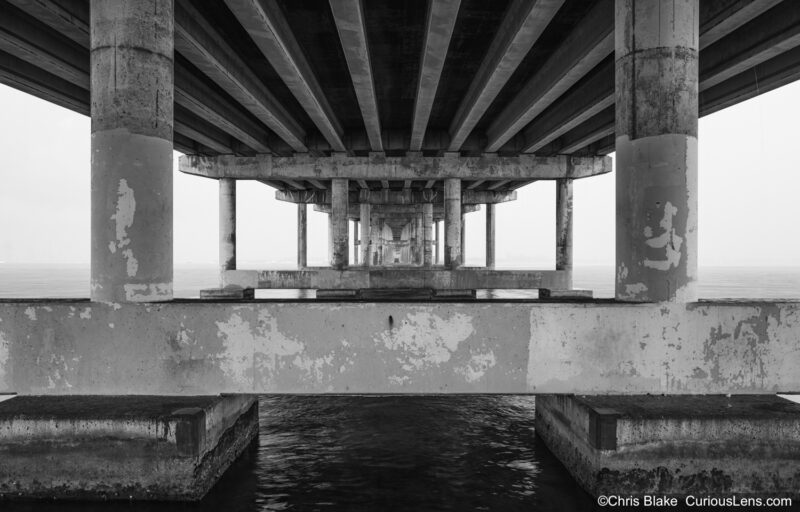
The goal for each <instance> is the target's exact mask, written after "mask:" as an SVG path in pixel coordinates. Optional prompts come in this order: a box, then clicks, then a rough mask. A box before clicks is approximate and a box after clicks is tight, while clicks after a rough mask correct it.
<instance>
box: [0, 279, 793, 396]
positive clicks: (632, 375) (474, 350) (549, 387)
mask: <svg viewBox="0 0 800 512" xmlns="http://www.w3.org/2000/svg"><path fill="white" fill-rule="evenodd" d="M237 272H244V271H237ZM387 272H388V271H387ZM415 272H422V269H416V270H415ZM434 272H435V271H428V273H429V274H433V273H434ZM462 272H463V270H461V271H458V272H453V273H452V274H456V275H457V274H460V273H462ZM477 272H478V271H477V270H476V273H477ZM331 273H332V274H336V273H335V272H332V271H331ZM255 274H256V275H255V279H259V275H258V274H259V273H258V272H255ZM391 274H392V272H388V273H387V274H386V277H387V278H391V277H392V275H391ZM400 274H401V275H405V272H404V271H401V272H400ZM443 275H444V274H443ZM550 275H552V274H550ZM264 277H265V278H266V277H267V275H265V276H264ZM554 277H555V276H554ZM542 278H543V280H544V279H545V277H544V274H543V276H542ZM331 279H335V278H334V277H332V278H331ZM455 279H458V278H455ZM332 306H334V307H332ZM390 316H391V317H392V320H393V321H391V322H390V321H389V317H390ZM0 320H1V321H0V326H2V327H0V333H2V335H0V347H2V350H0V392H4V391H16V392H18V393H21V394H51V395H52V394H119V395H130V394H181V395H201V394H218V393H223V392H230V393H236V392H239V393H414V392H417V393H434V392H436V393H576V394H609V393H612V394H613V393H620V394H645V393H652V394H664V393H666V394H703V393H721V394H725V393H732V394H751V393H766V394H774V393H775V392H776V391H783V392H797V391H800V374H798V372H797V368H798V367H800V350H798V346H797V339H798V333H800V303H797V302H774V301H760V300H750V301H713V302H712V301H709V302H705V301H704V302H699V303H692V304H675V303H662V304H637V305H629V304H621V303H609V302H605V301H603V302H600V301H586V302H581V303H569V302H560V303H548V302H542V301H508V302H497V301H493V302H485V301H478V302H453V301H448V302H445V303H402V302H391V303H374V302H372V303H370V302H365V303H358V302H349V303H348V302H342V301H339V302H337V303H336V304H334V305H332V304H325V303H315V302H307V301H306V302H304V301H297V302H282V303H275V302H244V303H242V302H235V303H230V302H229V303H226V302H204V301H193V302H184V301H181V302H171V303H165V304H159V305H149V304H101V303H88V302H75V301H74V300H65V301H41V300H39V301H26V300H18V301H9V300H5V301H0ZM96 340H103V343H101V344H98V343H97V342H96ZM341 340H346V341H347V343H342V342H341Z"/></svg>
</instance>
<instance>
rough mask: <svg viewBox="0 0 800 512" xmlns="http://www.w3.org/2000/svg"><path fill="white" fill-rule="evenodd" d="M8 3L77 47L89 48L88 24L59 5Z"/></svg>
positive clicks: (34, 0) (45, 0) (43, 0)
mask: <svg viewBox="0 0 800 512" xmlns="http://www.w3.org/2000/svg"><path fill="white" fill-rule="evenodd" d="M8 3H10V4H12V5H14V6H16V7H17V8H18V9H20V10H22V11H25V12H26V13H28V14H29V15H31V16H33V17H34V18H36V19H37V20H39V21H41V22H42V23H44V24H45V25H47V26H49V27H51V28H54V29H55V30H57V31H58V32H60V33H61V34H63V35H65V36H67V37H68V38H70V39H72V40H73V41H75V42H76V43H78V45H79V46H81V47H83V48H89V43H90V39H89V24H88V23H87V22H86V21H84V20H83V19H81V18H80V17H78V16H76V15H75V14H74V13H72V12H70V11H68V10H67V9H65V8H64V7H63V6H62V5H61V4H59V3H56V2H54V1H53V0H8Z"/></svg>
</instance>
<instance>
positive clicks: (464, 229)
mask: <svg viewBox="0 0 800 512" xmlns="http://www.w3.org/2000/svg"><path fill="white" fill-rule="evenodd" d="M466 259H467V215H466V214H465V213H464V210H463V209H462V210H461V257H460V258H459V260H458V261H459V263H460V264H461V265H463V264H464V262H465V261H466Z"/></svg>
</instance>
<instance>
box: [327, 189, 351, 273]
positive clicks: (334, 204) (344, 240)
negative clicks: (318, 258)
mask: <svg viewBox="0 0 800 512" xmlns="http://www.w3.org/2000/svg"><path fill="white" fill-rule="evenodd" d="M348 187H349V183H348V180H347V179H346V178H334V179H332V180H331V235H332V238H331V239H332V241H333V247H332V251H333V253H332V255H331V266H332V267H333V268H339V269H341V268H344V267H346V266H347V265H348V264H349V260H350V258H349V256H350V254H349V252H350V251H349V245H350V230H349V226H348V220H347V208H348V204H347V193H348Z"/></svg>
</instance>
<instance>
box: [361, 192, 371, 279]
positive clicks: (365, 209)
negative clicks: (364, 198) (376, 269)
mask: <svg viewBox="0 0 800 512" xmlns="http://www.w3.org/2000/svg"><path fill="white" fill-rule="evenodd" d="M359 209H360V210H361V236H360V237H359V242H360V246H359V249H360V250H361V264H362V265H364V266H365V267H368V266H370V265H371V264H372V261H371V260H372V257H371V256H370V242H371V241H372V218H371V215H370V213H371V212H370V210H371V208H370V204H369V203H361V205H360V208H359Z"/></svg>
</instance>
